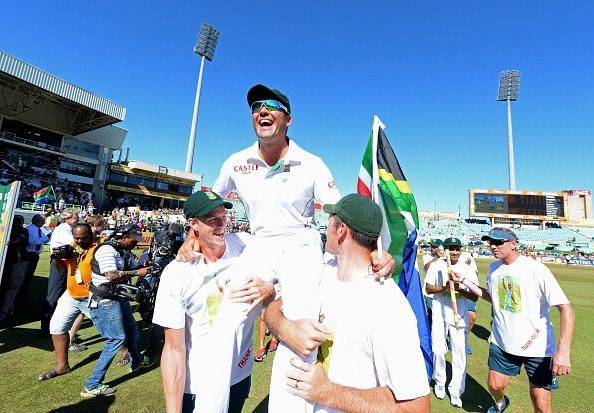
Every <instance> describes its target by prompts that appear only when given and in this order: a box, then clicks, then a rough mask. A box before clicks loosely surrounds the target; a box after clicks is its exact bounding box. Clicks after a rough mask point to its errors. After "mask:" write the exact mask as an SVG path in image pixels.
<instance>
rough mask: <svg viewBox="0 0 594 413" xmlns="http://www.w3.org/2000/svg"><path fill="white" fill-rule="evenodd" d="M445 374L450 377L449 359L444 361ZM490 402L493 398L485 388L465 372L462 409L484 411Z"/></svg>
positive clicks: (450, 366)
mask: <svg viewBox="0 0 594 413" xmlns="http://www.w3.org/2000/svg"><path fill="white" fill-rule="evenodd" d="M475 327H476V324H475ZM473 331H474V329H473ZM446 375H447V377H452V364H451V363H450V362H449V361H446ZM448 393H449V391H448ZM492 404H493V399H492V398H491V395H490V394H489V392H488V391H487V389H485V388H484V387H483V386H482V385H481V384H480V383H479V382H478V381H476V380H475V379H474V378H473V377H472V376H471V375H470V374H467V375H466V386H465V390H464V394H463V395H462V409H463V410H465V411H467V412H486V411H487V409H488V408H489V407H491V405H492Z"/></svg>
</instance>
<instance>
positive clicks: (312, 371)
mask: <svg viewBox="0 0 594 413" xmlns="http://www.w3.org/2000/svg"><path fill="white" fill-rule="evenodd" d="M291 366H293V368H292V369H290V370H289V371H288V372H287V391H288V392H289V393H291V394H293V395H295V396H298V397H301V398H302V399H305V400H309V401H311V402H318V403H322V404H324V400H325V399H326V397H328V395H329V394H330V392H331V391H332V382H331V381H330V380H329V379H328V375H327V374H326V372H325V371H324V368H323V367H322V366H321V365H320V364H319V363H314V364H309V363H305V362H303V361H301V360H299V359H297V358H293V359H291Z"/></svg>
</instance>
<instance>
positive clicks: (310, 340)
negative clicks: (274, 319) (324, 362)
mask: <svg viewBox="0 0 594 413" xmlns="http://www.w3.org/2000/svg"><path fill="white" fill-rule="evenodd" d="M286 323H289V325H288V327H287V328H285V329H284V330H283V331H284V333H285V334H283V337H282V340H281V341H282V342H283V343H284V344H285V345H286V346H288V347H289V348H290V349H291V350H293V351H294V352H295V354H297V355H298V356H300V357H305V356H307V355H309V354H310V353H311V352H312V351H315V350H316V349H317V348H318V347H319V346H320V344H322V343H323V342H324V341H326V340H328V337H329V336H330V334H331V333H332V332H331V331H330V330H329V329H328V328H327V327H326V326H324V325H323V324H321V323H318V322H317V321H314V320H305V319H302V320H286Z"/></svg>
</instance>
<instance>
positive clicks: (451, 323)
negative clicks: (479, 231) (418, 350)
mask: <svg viewBox="0 0 594 413" xmlns="http://www.w3.org/2000/svg"><path fill="white" fill-rule="evenodd" d="M443 246H444V248H445V250H446V253H448V254H449V256H450V263H451V265H452V270H455V271H458V272H460V273H464V276H465V277H468V278H469V279H470V280H473V281H474V282H478V279H477V277H476V273H475V272H474V270H473V269H472V268H471V267H470V266H468V265H467V264H466V263H465V262H460V261H459V259H460V254H461V248H462V242H461V241H460V240H459V239H458V238H446V239H445V240H444V241H443ZM451 282H452V281H450V280H449V277H448V264H447V262H446V260H444V259H443V258H441V259H439V260H437V261H435V262H434V263H433V264H432V265H431V266H430V267H429V269H428V270H427V276H426V277H425V290H426V291H427V293H429V294H433V300H432V309H431V310H432V311H431V312H432V316H433V317H432V323H431V342H432V345H433V378H434V380H435V387H434V392H435V396H436V397H437V398H438V399H443V398H444V397H445V384H446V359H445V354H446V353H447V352H448V346H447V343H446V339H448V338H449V343H450V347H451V350H452V378H451V380H450V384H449V386H448V390H449V393H450V402H451V404H452V406H454V407H462V399H461V397H462V394H463V393H464V388H465V383H466V336H467V333H468V330H467V326H468V309H467V305H468V300H471V301H476V300H477V296H476V295H475V294H473V293H470V292H468V289H467V288H466V287H464V286H460V284H458V283H456V284H454V288H455V290H456V294H455V302H456V311H457V313H456V312H455V311H454V303H453V300H452V296H451V293H450V283H451Z"/></svg>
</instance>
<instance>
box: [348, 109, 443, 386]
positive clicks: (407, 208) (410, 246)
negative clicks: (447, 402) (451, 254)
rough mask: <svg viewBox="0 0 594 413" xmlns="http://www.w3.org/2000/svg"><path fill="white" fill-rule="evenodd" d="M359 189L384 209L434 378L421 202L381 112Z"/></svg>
mask: <svg viewBox="0 0 594 413" xmlns="http://www.w3.org/2000/svg"><path fill="white" fill-rule="evenodd" d="M357 192H358V193H359V194H361V195H364V196H366V197H368V198H371V199H372V200H373V201H375V203H377V204H378V205H379V206H380V208H381V209H382V213H383V215H384V225H383V228H382V233H381V241H382V247H383V249H384V250H387V251H388V252H389V253H390V254H392V257H394V261H395V262H396V266H395V268H394V273H393V274H392V278H393V279H394V281H396V283H397V284H398V286H399V287H400V289H401V290H402V292H403V293H404V295H405V297H406V299H407V300H408V302H409V304H410V306H411V307H412V309H413V312H414V313H415V316H416V318H417V329H418V332H419V339H420V342H421V350H422V351H423V357H424V359H425V366H426V367H427V375H428V377H429V379H431V376H432V374H433V351H432V349H431V334H430V330H429V320H428V318H427V312H426V311H425V301H424V299H423V291H422V286H421V277H420V275H419V270H418V269H417V244H416V240H417V229H418V228H419V217H418V213H417V203H416V202H415V198H414V196H413V194H412V191H411V189H410V186H409V185H408V182H407V181H406V178H405V177H404V173H403V172H402V168H401V167H400V163H399V162H398V159H397V158H396V155H395V154H394V150H393V149H392V147H391V146H390V142H388V138H387V137H386V135H385V133H384V125H383V123H382V122H381V121H380V119H379V118H378V117H377V116H375V117H374V119H373V128H372V131H371V136H370V137H369V142H368V143H367V148H366V149H365V154H364V155H363V161H362V162H361V168H360V170H359V179H358V182H357Z"/></svg>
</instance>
